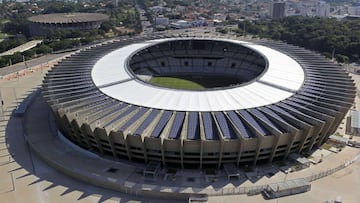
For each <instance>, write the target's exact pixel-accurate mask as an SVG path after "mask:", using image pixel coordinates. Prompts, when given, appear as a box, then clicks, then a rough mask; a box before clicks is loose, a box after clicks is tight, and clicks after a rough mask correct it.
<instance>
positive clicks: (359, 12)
mask: <svg viewBox="0 0 360 203" xmlns="http://www.w3.org/2000/svg"><path fill="white" fill-rule="evenodd" d="M349 14H350V15H354V16H360V6H352V7H350V8H349Z"/></svg>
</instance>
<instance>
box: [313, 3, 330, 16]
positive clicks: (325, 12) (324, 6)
mask: <svg viewBox="0 0 360 203" xmlns="http://www.w3.org/2000/svg"><path fill="white" fill-rule="evenodd" d="M329 15H330V4H328V3H326V2H325V1H318V2H317V4H316V16H320V17H328V16H329Z"/></svg>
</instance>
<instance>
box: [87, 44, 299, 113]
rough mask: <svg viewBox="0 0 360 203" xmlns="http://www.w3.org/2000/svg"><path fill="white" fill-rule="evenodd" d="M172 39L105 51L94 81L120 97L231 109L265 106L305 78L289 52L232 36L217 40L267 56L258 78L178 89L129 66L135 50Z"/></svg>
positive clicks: (157, 104) (185, 107)
mask: <svg viewBox="0 0 360 203" xmlns="http://www.w3.org/2000/svg"><path fill="white" fill-rule="evenodd" d="M201 39H204V38H201ZM170 40H177V38H170V39H161V40H151V41H145V42H140V43H135V44H131V45H128V46H125V47H122V48H120V49H117V50H115V51H113V52H111V53H109V54H107V55H105V56H104V57H102V58H101V59H100V60H99V61H98V62H97V63H96V64H95V65H94V68H93V69H92V73H91V75H92V79H93V82H94V83H95V85H96V86H97V87H98V88H99V90H100V91H102V92H103V93H105V94H106V95H108V96H110V97H112V98H115V99H118V100H120V101H123V102H126V103H130V104H134V105H139V106H144V107H149V108H156V109H166V110H176V111H229V110H234V109H247V108H254V107H259V106H265V105H269V104H273V103H276V102H279V101H282V100H284V99H286V98H288V97H290V96H292V95H293V94H294V93H295V92H296V91H298V90H299V89H300V88H301V86H302V85H303V82H304V78H305V75H304V71H303V68H302V67H301V66H300V64H298V63H297V62H296V61H295V60H294V59H292V58H291V57H289V56H287V55H286V54H284V53H281V52H279V51H277V50H274V49H271V48H268V47H265V46H262V45H257V44H252V43H250V42H243V41H237V40H230V39H216V40H219V41H226V42H231V43H237V44H240V45H242V46H245V47H249V48H251V49H253V50H255V51H257V52H259V53H261V54H262V55H263V56H264V57H265V58H266V59H267V61H268V68H267V69H266V70H265V71H266V72H265V73H264V74H263V75H262V76H261V77H259V78H257V79H256V81H253V82H251V83H248V84H246V85H242V86H236V87H234V88H224V89H217V90H205V91H204V90H201V91H193V90H174V89H170V88H165V87H158V86H154V85H151V84H147V83H144V82H143V81H140V80H139V79H137V78H136V77H135V76H134V75H133V74H132V73H130V72H129V71H128V70H127V63H128V59H129V58H130V57H131V55H132V54H134V53H136V52H137V51H138V50H140V49H143V48H145V47H148V46H153V45H155V44H157V43H162V42H166V41H170ZM134 90H135V91H134Z"/></svg>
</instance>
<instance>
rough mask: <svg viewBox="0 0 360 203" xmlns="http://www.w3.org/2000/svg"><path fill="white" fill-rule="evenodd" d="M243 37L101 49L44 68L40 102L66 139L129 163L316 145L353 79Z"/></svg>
mask: <svg viewBox="0 0 360 203" xmlns="http://www.w3.org/2000/svg"><path fill="white" fill-rule="evenodd" d="M244 40H245V39H236V38H233V39H226V38H222V37H219V36H208V37H204V36H199V37H197V36H192V37H189V36H160V35H158V36H152V37H133V38H128V39H120V40H114V41H111V42H107V43H103V44H101V45H96V46H93V47H91V48H87V49H84V50H81V51H79V52H77V53H75V54H73V55H72V56H70V57H68V58H66V59H64V60H63V61H62V62H60V63H59V64H57V65H56V66H55V67H54V68H53V69H52V70H51V71H49V72H48V74H47V76H46V77H45V79H44V83H43V90H42V92H43V96H44V97H45V99H46V101H47V103H48V104H49V105H50V106H51V108H52V110H53V112H54V114H55V117H56V120H57V123H58V125H59V128H60V130H61V131H62V133H63V135H64V136H66V137H67V138H68V139H69V140H71V141H72V142H74V143H75V144H77V145H79V146H81V147H82V148H85V149H87V150H89V151H92V152H96V153H98V154H103V155H105V156H111V157H115V158H118V159H122V160H123V159H126V160H130V161H132V162H142V163H149V162H151V161H156V162H159V163H161V164H162V165H163V166H171V167H179V168H207V167H214V166H215V167H221V166H222V165H223V164H228V163H230V164H236V165H248V164H259V163H268V162H273V161H275V160H282V159H284V158H286V157H287V156H288V155H289V154H291V153H307V152H309V151H310V150H312V149H313V148H315V147H319V146H320V145H322V144H323V143H324V142H325V141H326V140H327V138H328V137H329V136H330V135H331V134H333V133H334V132H335V130H336V128H337V127H338V125H339V124H340V123H341V121H342V119H343V118H344V116H345V115H346V113H347V111H348V110H349V109H350V107H351V106H352V103H353V101H354V98H355V94H356V89H355V86H354V83H353V81H352V79H351V77H350V76H349V75H348V74H347V73H346V72H345V70H344V68H343V67H341V66H340V65H338V64H335V63H333V62H331V61H329V60H328V59H326V58H325V57H324V56H322V55H320V54H318V53H314V52H311V51H309V50H306V49H303V48H300V47H296V46H293V45H288V44H284V43H281V42H275V41H269V40H260V39H251V40H248V41H244Z"/></svg>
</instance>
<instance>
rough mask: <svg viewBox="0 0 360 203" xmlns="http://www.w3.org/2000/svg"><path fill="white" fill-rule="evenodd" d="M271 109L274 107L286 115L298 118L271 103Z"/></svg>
mask: <svg viewBox="0 0 360 203" xmlns="http://www.w3.org/2000/svg"><path fill="white" fill-rule="evenodd" d="M271 109H274V110H275V111H277V112H280V113H282V114H284V115H286V116H288V117H290V118H292V119H295V120H297V118H295V117H294V116H293V115H291V114H290V113H289V112H287V111H285V110H284V109H282V108H279V107H278V106H275V105H271Z"/></svg>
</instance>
